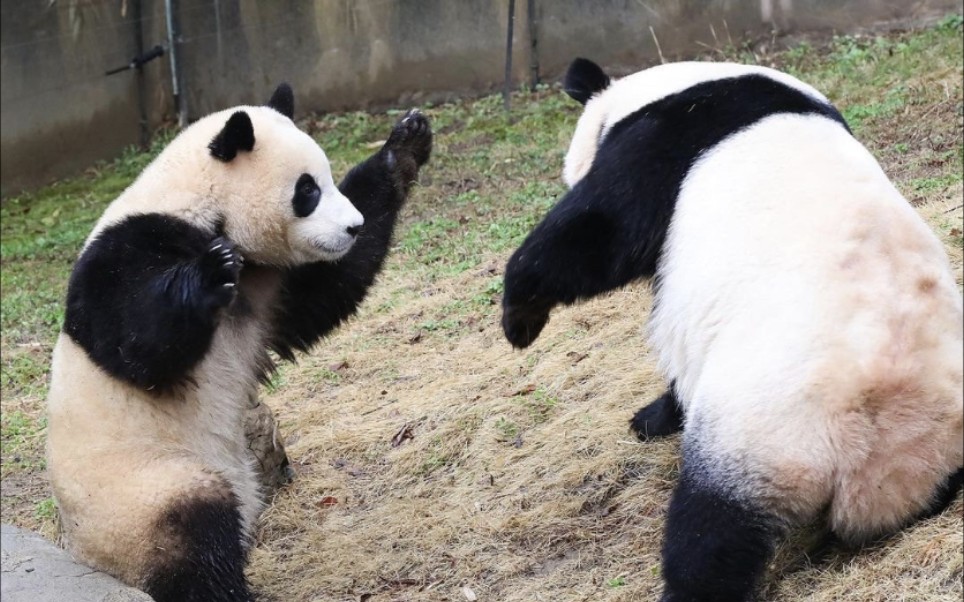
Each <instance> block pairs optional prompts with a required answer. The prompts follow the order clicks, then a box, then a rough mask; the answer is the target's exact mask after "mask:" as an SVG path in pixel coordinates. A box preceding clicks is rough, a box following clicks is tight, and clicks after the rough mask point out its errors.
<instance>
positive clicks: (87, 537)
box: [48, 84, 432, 602]
mask: <svg viewBox="0 0 964 602" xmlns="http://www.w3.org/2000/svg"><path fill="white" fill-rule="evenodd" d="M293 108H294V101H293V95H292V92H291V89H290V88H289V87H288V86H287V85H284V84H283V85H282V86H279V88H278V89H277V90H276V91H275V93H274V95H273V96H272V98H271V101H270V102H269V103H268V105H267V106H242V107H236V108H233V109H229V110H226V111H222V112H219V113H215V114H212V115H209V116H207V117H205V118H203V119H201V120H199V121H198V122H197V123H195V124H193V125H191V126H190V127H189V128H187V129H186V130H184V131H183V132H182V133H181V134H180V135H178V136H177V138H175V139H174V140H173V141H172V142H171V143H170V145H169V146H168V147H167V148H166V149H164V151H162V152H161V154H160V155H159V156H158V157H157V158H156V159H155V160H154V161H153V162H152V163H151V164H150V165H149V166H148V167H147V168H146V169H145V170H144V172H143V173H142V174H141V175H140V177H139V178H138V179H137V180H136V181H135V182H134V183H133V184H132V185H131V186H130V187H129V188H128V189H127V190H125V191H124V193H123V194H121V196H120V197H118V198H117V199H116V200H115V201H114V202H113V203H112V204H111V205H110V206H109V207H108V208H107V210H106V211H105V212H104V214H103V216H102V218H101V219H100V221H99V222H98V223H97V225H96V226H95V228H94V230H93V232H92V234H91V235H90V237H89V238H88V240H87V242H86V245H85V247H84V249H83V251H82V253H81V255H80V258H79V259H78V261H77V263H76V265H75V267H74V270H73V273H72V276H71V279H70V284H69V288H68V295H67V308H66V317H65V322H64V328H63V332H62V333H61V335H60V337H59V340H58V342H57V345H56V348H55V349H54V355H53V365H52V377H51V384H50V393H49V400H48V412H49V434H48V459H49V464H48V466H49V472H50V477H51V481H52V484H53V489H54V494H55V498H56V500H57V503H58V506H59V509H60V514H61V519H62V526H63V530H64V534H65V537H66V542H67V545H68V548H69V549H70V550H71V551H72V552H73V554H74V555H75V556H76V557H78V558H79V559H81V560H82V561H84V562H86V563H87V564H89V565H91V566H93V567H96V568H98V569H102V570H105V571H107V572H109V573H111V574H113V575H115V576H117V577H118V578H120V579H122V580H123V581H125V582H127V583H129V584H132V585H134V586H136V587H139V588H141V589H144V590H145V591H147V592H148V593H149V594H151V595H152V596H153V597H154V598H155V599H156V600H158V601H159V602H164V601H172V602H173V601H177V602H185V601H199V602H200V601H203V602H220V601H225V602H226V601H244V600H250V599H251V594H250V592H249V588H248V585H247V583H246V581H245V577H244V564H245V556H246V551H247V549H248V547H249V545H250V544H251V537H252V529H253V525H254V522H255V520H256V518H257V516H258V514H259V512H260V510H261V508H262V500H261V496H260V493H259V490H258V484H257V478H256V475H255V471H254V467H253V459H252V458H251V456H250V453H249V451H248V449H247V447H246V441H245V437H244V430H243V424H242V415H243V410H244V408H245V404H246V400H247V399H248V396H249V394H250V393H251V392H252V391H253V390H254V389H255V388H256V387H257V384H258V381H259V379H263V378H264V377H265V375H266V374H268V373H269V372H270V371H271V369H272V363H271V360H270V358H269V355H268V350H269V349H273V350H274V351H276V352H277V353H279V354H280V356H281V357H283V358H288V359H290V358H292V357H293V353H294V351H295V350H306V349H307V348H309V347H310V346H311V345H312V344H313V343H315V342H316V341H317V340H318V339H319V338H320V337H322V336H324V335H325V334H326V333H328V332H329V331H330V330H332V329H333V328H334V327H336V326H337V325H338V324H339V323H340V322H342V321H343V320H344V319H346V318H347V317H349V316H350V315H351V314H353V313H354V311H355V309H356V307H357V306H358V304H359V303H360V302H361V300H362V299H363V297H364V296H365V292H366V290H367V289H368V287H369V286H370V285H371V284H372V282H373V280H374V277H375V275H376V273H377V272H378V271H379V269H380V267H381V265H382V263H383V260H384V257H385V254H386V252H387V249H388V246H389V243H390V239H391V236H392V231H393V228H394V225H395V221H396V217H397V215H398V210H399V209H400V208H401V206H402V204H403V203H404V201H405V199H406V197H407V194H408V191H409V188H410V185H411V184H412V182H413V181H414V180H415V178H416V176H417V173H418V170H419V167H420V166H421V165H422V164H424V163H425V162H426V161H427V160H428V157H429V154H430V151H431V141H432V135H431V131H430V128H429V125H428V120H427V119H426V118H425V117H424V116H423V115H422V114H421V113H419V112H417V111H411V112H409V113H408V114H407V115H406V116H405V117H404V118H403V119H401V120H400V121H399V122H398V123H397V124H396V125H395V126H394V129H393V130H392V132H391V134H390V136H389V137H388V140H387V142H386V143H385V145H384V146H383V147H382V148H381V149H380V150H379V151H377V152H376V153H375V154H374V155H372V156H371V157H370V158H369V159H368V160H366V161H365V162H363V163H361V164H360V165H358V166H356V167H355V168H354V169H352V170H351V171H350V172H349V173H348V175H347V176H346V177H345V179H344V181H343V182H342V183H341V185H340V186H337V187H336V186H335V183H334V182H333V180H332V174H331V171H330V167H329V164H328V160H327V158H326V157H325V154H324V152H323V151H322V150H321V148H319V146H318V145H317V144H316V143H315V141H314V140H312V139H311V137H309V136H308V135H307V134H305V133H304V132H302V131H300V130H299V129H298V128H297V127H296V126H295V124H294V122H293V121H292V114H293Z"/></svg>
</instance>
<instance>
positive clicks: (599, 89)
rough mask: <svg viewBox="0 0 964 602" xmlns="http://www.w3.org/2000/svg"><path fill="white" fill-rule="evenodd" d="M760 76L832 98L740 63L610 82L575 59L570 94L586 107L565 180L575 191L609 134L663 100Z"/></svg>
mask: <svg viewBox="0 0 964 602" xmlns="http://www.w3.org/2000/svg"><path fill="white" fill-rule="evenodd" d="M750 74H759V75H764V76H766V77H768V78H770V79H773V80H776V81H778V82H780V83H782V84H785V85H787V86H790V87H791V88H795V89H797V90H799V91H801V92H803V93H804V94H806V95H808V96H810V97H812V98H815V99H817V100H819V101H821V102H824V103H828V102H829V101H828V100H827V98H826V97H825V96H824V95H823V94H821V93H820V92H818V91H817V90H816V89H814V88H813V87H811V86H809V85H807V84H805V83H803V82H801V81H800V80H798V79H796V78H794V77H791V76H789V75H787V74H786V73H781V72H780V71H776V70H774V69H769V68H767V67H758V66H753V65H740V64H735V63H709V62H680V63H668V64H665V65H658V66H656V67H652V68H650V69H644V70H643V71H639V72H637V73H634V74H632V75H628V76H626V77H624V78H621V79H618V80H617V79H611V78H610V77H609V76H608V75H606V74H605V72H603V70H602V68H600V67H599V65H597V64H595V63H593V62H592V61H590V60H587V59H576V60H574V61H573V62H572V64H571V65H570V66H569V70H568V71H567V72H566V77H565V84H564V87H565V91H566V93H567V94H569V96H571V97H572V98H573V99H575V100H577V101H578V102H580V103H581V104H583V105H585V109H584V110H583V113H582V115H581V116H580V117H579V122H578V123H577V124H576V130H575V132H574V133H573V136H572V142H571V143H570V145H569V151H568V152H567V153H566V159H565V163H564V166H563V172H562V176H563V180H564V181H565V182H566V185H567V186H569V187H570V188H572V187H573V186H575V185H576V184H577V183H578V182H579V181H580V180H582V178H583V177H585V175H586V174H587V173H588V172H589V168H590V167H592V162H593V160H594V159H595V157H596V151H597V150H598V149H599V146H600V144H602V141H603V139H605V137H606V134H607V133H608V132H609V131H610V130H611V129H612V128H613V126H615V125H616V124H617V123H619V122H620V121H622V120H623V119H625V118H627V117H629V116H630V115H632V114H633V113H635V112H636V111H638V110H640V109H642V108H643V107H645V106H647V105H649V104H652V103H654V102H656V101H658V100H660V99H663V98H666V97H667V96H671V95H673V94H677V93H679V92H682V91H683V90H686V89H687V88H690V87H692V86H695V85H697V84H700V83H703V82H708V81H715V80H720V79H726V78H731V77H739V76H742V75H750Z"/></svg>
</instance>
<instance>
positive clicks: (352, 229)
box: [345, 226, 361, 236]
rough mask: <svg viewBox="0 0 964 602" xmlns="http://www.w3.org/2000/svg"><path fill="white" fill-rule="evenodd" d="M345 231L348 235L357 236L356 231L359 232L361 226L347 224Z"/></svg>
mask: <svg viewBox="0 0 964 602" xmlns="http://www.w3.org/2000/svg"><path fill="white" fill-rule="evenodd" d="M345 232H347V233H348V235H349V236H358V233H359V232H361V226H348V227H347V228H345Z"/></svg>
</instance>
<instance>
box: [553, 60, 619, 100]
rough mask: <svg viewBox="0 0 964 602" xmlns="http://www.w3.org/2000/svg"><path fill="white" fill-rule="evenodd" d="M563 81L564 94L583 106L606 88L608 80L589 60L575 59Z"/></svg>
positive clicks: (598, 67)
mask: <svg viewBox="0 0 964 602" xmlns="http://www.w3.org/2000/svg"><path fill="white" fill-rule="evenodd" d="M563 81H564V83H563V88H564V89H565V91H566V94H568V95H569V96H571V97H572V98H573V99H574V100H576V101H578V102H579V104H583V105H584V104H586V103H587V102H588V101H589V99H590V98H592V95H593V94H595V93H596V92H599V91H600V90H605V89H606V88H608V87H609V82H610V79H609V76H608V75H606V73H605V72H603V70H602V67H600V66H599V65H597V64H596V63H594V62H592V61H590V60H589V59H583V58H577V59H576V60H574V61H573V62H572V64H571V65H569V70H568V71H566V78H565V80H563Z"/></svg>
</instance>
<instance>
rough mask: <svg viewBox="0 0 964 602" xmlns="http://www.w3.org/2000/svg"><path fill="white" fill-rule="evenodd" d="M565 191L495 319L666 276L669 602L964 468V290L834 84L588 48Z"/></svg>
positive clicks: (884, 517) (732, 591)
mask: <svg viewBox="0 0 964 602" xmlns="http://www.w3.org/2000/svg"><path fill="white" fill-rule="evenodd" d="M565 87H566V91H567V92H568V93H569V94H570V95H571V96H572V97H573V98H575V99H576V100H578V101H580V102H582V103H584V104H585V105H586V106H585V110H584V112H583V114H582V116H581V117H580V120H579V123H578V124H577V126H576V130H575V133H574V135H573V140H572V143H571V145H570V148H569V152H568V154H567V156H566V161H565V167H564V172H563V176H564V179H565V180H566V182H567V184H568V185H569V186H570V191H569V192H568V193H567V194H566V195H565V196H564V197H563V198H562V199H561V200H560V201H559V202H558V204H557V205H556V206H555V207H554V208H553V209H552V210H550V212H549V213H548V214H547V215H546V217H545V218H544V220H543V221H542V222H541V223H540V224H539V225H538V226H536V228H535V229H534V230H533V231H532V233H531V234H530V236H529V237H528V238H527V239H526V241H525V242H524V243H523V244H522V245H521V247H520V248H519V249H518V250H517V251H516V252H515V253H514V254H513V255H512V257H511V258H510V259H509V262H508V265H507V267H506V275H505V295H504V301H503V321H502V323H503V328H504V331H505V334H506V336H507V338H508V339H509V341H510V342H511V343H512V344H513V345H514V346H516V347H526V346H528V345H529V344H531V343H532V342H533V341H534V340H535V339H536V337H538V336H539V333H540V332H541V331H542V329H543V327H544V326H545V324H546V323H547V321H548V319H549V313H550V311H551V310H552V308H553V307H555V306H556V305H558V304H571V303H573V302H576V301H577V300H580V299H586V298H589V297H592V296H594V295H598V294H600V293H603V292H605V291H609V290H612V289H614V288H617V287H619V286H622V285H624V284H626V283H628V282H630V281H633V280H635V279H639V278H652V279H653V285H654V286H653V288H654V296H655V299H654V310H653V312H652V315H651V317H650V324H649V338H650V342H651V345H652V347H653V349H654V351H655V352H656V353H657V355H658V357H659V361H660V366H661V368H662V371H663V372H664V374H665V375H666V377H667V378H668V380H669V381H670V382H671V386H670V389H669V390H668V391H667V392H666V393H665V394H664V395H663V396H662V397H660V398H659V399H657V400H656V401H655V402H653V403H652V404H651V405H649V406H647V407H645V408H643V409H642V410H640V411H639V412H638V413H637V415H636V416H635V418H634V419H633V421H632V426H633V428H634V429H635V430H636V431H637V433H638V434H639V435H640V437H641V438H643V439H646V438H649V437H655V436H662V435H668V434H671V433H673V432H676V431H678V430H680V429H682V428H683V425H684V423H685V430H684V434H683V443H682V454H683V468H682V473H681V476H680V481H679V484H678V485H677V487H676V490H675V492H674V494H673V498H672V501H671V503H670V508H669V513H668V516H667V522H666V534H665V543H664V547H663V576H664V579H665V589H664V592H663V600H664V601H665V602H681V601H709V600H713V601H730V600H733V601H742V600H747V599H749V598H750V597H751V596H752V592H753V590H754V588H755V586H756V585H757V583H758V582H759V579H760V577H761V575H762V574H763V573H764V571H765V568H766V565H767V562H768V559H769V557H770V555H771V553H772V550H773V547H774V545H775V543H776V542H777V540H778V537H779V536H780V534H781V533H783V532H784V531H785V529H786V528H787V527H788V526H791V525H794V524H800V523H802V522H805V521H809V520H812V519H814V518H816V517H818V516H820V515H821V514H822V513H826V515H827V517H828V520H829V525H830V527H831V529H832V530H833V532H834V533H835V534H836V535H837V536H839V537H840V538H841V539H842V540H844V541H846V542H850V543H860V542H863V541H866V540H868V539H871V538H874V537H877V536H880V535H883V534H886V533H889V532H893V531H894V530H896V529H898V528H900V527H902V526H904V525H906V524H908V523H910V522H912V521H913V520H915V519H916V518H920V517H923V516H927V515H930V514H932V513H935V512H938V511H940V510H941V509H943V507H945V506H946V505H947V504H948V503H949V502H950V501H951V500H952V499H953V496H954V494H955V493H956V490H957V488H959V487H960V484H961V478H962V474H964V473H962V470H961V466H962V463H964V459H962V455H964V450H962V447H964V438H962V423H964V410H962V384H964V377H962V370H964V366H962V364H964V349H962V347H964V346H962V339H964V332H962V303H961V296H960V294H959V292H958V290H957V286H956V284H955V279H954V276H953V274H952V272H951V268H950V265H949V262H948V260H947V257H946V254H945V252H944V250H943V248H942V246H941V244H940V242H939V241H938V240H937V238H936V237H935V236H934V235H933V233H932V232H930V230H929V229H928V227H927V226H926V224H924V222H923V221H922V220H921V219H920V217H919V216H918V215H917V214H916V212H915V211H914V210H913V209H912V208H911V207H910V205H909V204H908V203H907V202H906V201H905V199H903V197H902V196H901V195H900V194H899V192H898V191H897V190H896V189H895V188H894V187H893V186H892V184H891V183H890V182H889V180H888V179H887V177H886V176H885V175H884V173H883V172H882V171H881V169H880V167H879V166H878V164H877V163H876V161H875V160H874V159H873V157H872V156H871V155H870V154H869V153H868V152H867V151H866V149H864V148H863V147H862V146H861V145H860V144H859V143H858V142H857V141H856V140H855V139H854V138H853V136H852V135H851V133H850V131H849V129H848V128H847V125H846V123H845V122H844V120H843V118H842V117H841V115H840V114H839V113H838V112H837V110H836V109H834V108H833V106H832V105H831V104H830V103H829V102H828V101H827V99H826V98H825V97H824V96H823V95H821V94H820V93H819V92H817V91H816V90H814V89H813V88H811V87H810V86H808V85H806V84H804V83H802V82H800V81H798V80H796V79H794V78H792V77H790V76H787V75H786V74H783V73H780V72H777V71H774V70H771V69H766V68H760V67H750V66H744V65H732V64H721V63H677V64H669V65H663V66H659V67H655V68H652V69H648V70H644V71H641V72H639V73H636V74H634V75H631V76H628V77H626V78H624V79H620V80H618V81H612V80H611V79H610V78H609V77H608V76H607V75H606V74H605V73H604V72H603V71H602V69H600V68H599V67H598V66H597V65H595V64H594V63H592V62H591V61H588V60H585V59H577V60H576V61H574V62H573V64H572V65H571V66H570V69H569V72H568V73H567V76H566V81H565Z"/></svg>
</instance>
